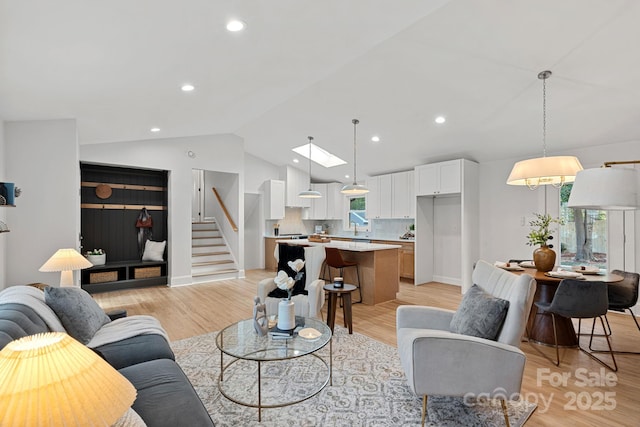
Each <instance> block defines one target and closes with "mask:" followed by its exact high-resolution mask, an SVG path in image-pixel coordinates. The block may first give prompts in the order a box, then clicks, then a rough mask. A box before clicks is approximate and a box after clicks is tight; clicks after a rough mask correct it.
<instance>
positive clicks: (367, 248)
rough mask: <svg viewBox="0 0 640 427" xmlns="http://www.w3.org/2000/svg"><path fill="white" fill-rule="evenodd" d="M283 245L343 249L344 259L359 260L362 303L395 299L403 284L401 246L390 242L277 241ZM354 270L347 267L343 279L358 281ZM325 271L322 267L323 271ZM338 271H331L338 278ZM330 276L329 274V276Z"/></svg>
mask: <svg viewBox="0 0 640 427" xmlns="http://www.w3.org/2000/svg"><path fill="white" fill-rule="evenodd" d="M276 243H278V244H281V245H297V246H324V247H331V248H337V249H339V250H340V253H341V255H342V257H343V258H344V259H345V261H352V262H357V263H358V268H359V269H360V280H361V283H360V291H361V292H362V303H363V304H367V305H374V304H380V303H382V302H385V301H391V300H394V299H395V298H396V294H397V293H398V290H399V287H400V280H399V274H398V249H400V248H401V247H402V246H401V245H387V244H380V243H366V242H345V241H332V242H328V243H317V242H309V240H307V239H299V240H277V241H276ZM353 270H354V269H352V268H348V269H345V270H344V276H345V277H344V282H345V283H351V284H356V283H357V279H356V274H355V271H353ZM321 271H323V270H321ZM337 274H338V272H337V271H335V272H332V275H333V276H334V277H335V276H336V275H337ZM327 279H328V277H327Z"/></svg>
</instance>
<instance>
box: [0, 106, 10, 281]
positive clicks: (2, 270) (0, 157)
mask: <svg viewBox="0 0 640 427" xmlns="http://www.w3.org/2000/svg"><path fill="white" fill-rule="evenodd" d="M6 157H7V156H6V155H5V150H4V121H3V120H2V119H1V118H0V182H9V178H8V177H7V176H6V174H5V159H6ZM0 221H2V222H4V223H5V224H6V222H7V208H0ZM6 234H7V233H2V234H0V289H4V288H5V286H6V282H7V269H6V262H7V259H6V258H7V237H8V236H7V235H6Z"/></svg>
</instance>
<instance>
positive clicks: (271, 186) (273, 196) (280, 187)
mask: <svg viewBox="0 0 640 427" xmlns="http://www.w3.org/2000/svg"><path fill="white" fill-rule="evenodd" d="M284 187H285V184H284V181H279V180H276V179H270V180H267V181H265V182H264V187H263V189H264V219H266V220H269V219H282V218H284V192H285V188H284Z"/></svg>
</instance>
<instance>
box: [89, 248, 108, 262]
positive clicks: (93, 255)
mask: <svg viewBox="0 0 640 427" xmlns="http://www.w3.org/2000/svg"><path fill="white" fill-rule="evenodd" d="M85 256H86V257H87V259H88V260H89V262H90V263H91V264H93V265H104V264H105V263H106V262H107V254H106V253H105V251H103V250H102V249H94V250H92V251H88V252H87V253H86V255H85Z"/></svg>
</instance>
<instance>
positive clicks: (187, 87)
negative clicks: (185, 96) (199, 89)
mask: <svg viewBox="0 0 640 427" xmlns="http://www.w3.org/2000/svg"><path fill="white" fill-rule="evenodd" d="M180 89H182V91H183V92H191V91H192V90H194V89H195V86H194V85H192V84H188V83H187V84H184V85H182V87H181V88H180Z"/></svg>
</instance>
